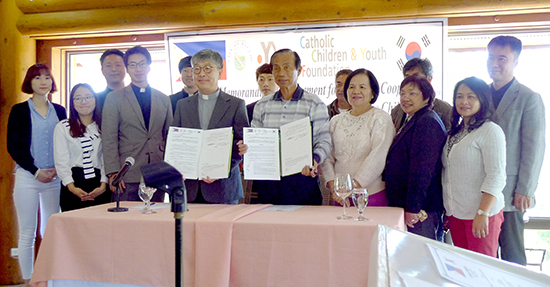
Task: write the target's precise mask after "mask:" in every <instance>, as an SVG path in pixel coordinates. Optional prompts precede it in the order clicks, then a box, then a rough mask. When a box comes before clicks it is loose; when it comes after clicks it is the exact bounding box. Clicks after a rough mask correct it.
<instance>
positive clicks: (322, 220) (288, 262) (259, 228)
mask: <svg viewBox="0 0 550 287" xmlns="http://www.w3.org/2000/svg"><path fill="white" fill-rule="evenodd" d="M341 213H342V207H336V206H306V207H303V208H301V209H298V210H296V211H294V212H282V211H259V212H256V213H253V214H250V215H249V216H247V217H244V218H241V219H240V220H238V221H237V222H235V223H234V226H233V246H232V252H231V266H232V267H233V266H235V268H231V283H230V286H235V287H237V286H239V287H255V286H285V287H289V286H297V287H298V286H346V287H354V286H363V287H364V286H366V284H367V275H368V271H369V253H370V246H371V241H372V239H373V235H374V234H375V233H376V230H377V226H378V224H383V225H388V226H390V227H393V228H397V229H401V230H405V225H404V217H403V210H402V209H401V208H388V207H384V208H380V207H369V208H367V209H366V210H365V216H366V217H367V218H369V219H371V220H370V221H363V222H358V221H354V220H344V221H342V220H337V219H336V217H337V216H338V215H340V214H341ZM348 213H349V214H351V215H354V216H357V211H355V210H353V209H352V210H349V211H348Z"/></svg>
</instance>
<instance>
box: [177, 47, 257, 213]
mask: <svg viewBox="0 0 550 287" xmlns="http://www.w3.org/2000/svg"><path fill="white" fill-rule="evenodd" d="M191 63H192V65H193V79H194V82H195V84H196V85H197V87H198V93H195V94H194V95H192V96H190V97H188V98H184V99H182V100H180V101H178V104H177V106H176V113H175V115H174V122H173V124H172V125H173V126H177V127H185V128H194V129H203V130H207V129H217V128H225V127H233V143H234V145H233V150H232V156H231V170H230V173H229V178H225V179H210V178H202V179H201V180H189V179H188V180H186V181H185V186H186V187H187V200H188V201H189V202H195V203H226V204H237V203H238V200H239V199H241V198H243V186H242V183H241V174H240V171H239V163H240V162H241V159H242V158H241V156H240V155H239V150H238V148H237V146H236V143H237V142H238V141H240V140H242V139H243V128H244V127H247V126H248V116H247V114H246V108H245V103H244V101H243V100H241V99H238V98H236V97H233V96H231V95H228V94H226V93H224V92H222V91H221V90H220V89H219V88H218V80H219V79H220V78H221V75H222V71H223V59H222V56H221V55H220V54H219V53H218V52H216V51H213V50H210V49H205V50H201V51H199V52H197V53H196V54H195V55H194V56H193V58H192V59H191Z"/></svg>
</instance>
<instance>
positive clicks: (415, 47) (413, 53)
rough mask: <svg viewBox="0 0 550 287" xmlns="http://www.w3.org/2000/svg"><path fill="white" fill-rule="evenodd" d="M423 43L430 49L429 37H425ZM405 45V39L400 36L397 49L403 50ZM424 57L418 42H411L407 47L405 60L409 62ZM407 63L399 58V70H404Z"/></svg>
mask: <svg viewBox="0 0 550 287" xmlns="http://www.w3.org/2000/svg"><path fill="white" fill-rule="evenodd" d="M421 40H422V43H423V44H424V47H428V46H429V45H430V44H431V43H430V39H429V38H428V35H424V36H423V37H422V39H421ZM403 44H405V37H403V36H399V39H397V44H396V45H397V47H399V48H403ZM421 57H422V48H421V47H420V45H419V44H418V43H417V42H409V44H407V46H406V47H405V59H407V61H409V60H410V59H414V58H421ZM405 63H406V62H404V61H403V59H402V58H399V60H397V66H398V67H399V70H400V71H402V70H403V66H405Z"/></svg>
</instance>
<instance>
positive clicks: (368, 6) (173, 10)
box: [0, 0, 550, 285]
mask: <svg viewBox="0 0 550 287" xmlns="http://www.w3.org/2000/svg"><path fill="white" fill-rule="evenodd" d="M428 17H449V25H450V26H453V25H457V26H458V25H463V24H492V23H493V24H494V23H512V22H531V21H539V22H540V23H542V24H541V25H538V26H537V27H536V28H537V29H548V24H544V22H545V21H548V20H550V0H484V1H479V0H454V1H439V0H369V1H357V0H316V1H295V0H277V1H273V0H248V1H246V0H236V1H224V0H214V1H205V0H118V1H113V0H94V1H89V0H0V19H1V26H0V34H1V35H0V59H1V60H0V65H1V68H0V218H1V220H0V285H4V284H5V285H8V284H14V283H18V282H20V281H21V278H20V275H19V268H18V266H17V261H16V260H13V259H11V258H10V257H9V249H10V248H12V247H16V246H17V242H16V239H17V228H16V216H15V212H14V206H13V200H12V188H13V177H12V173H13V167H14V163H13V161H12V160H11V157H9V155H8V154H7V150H6V125H7V117H8V114H9V111H10V109H11V106H12V105H13V104H15V103H17V102H21V101H23V100H26V99H27V98H28V96H26V95H24V94H22V93H21V92H20V86H21V82H22V80H23V77H24V74H25V71H26V69H27V68H28V67H29V66H30V65H32V64H33V63H35V61H41V62H46V63H50V64H52V51H53V50H55V47H58V46H67V47H70V46H78V45H82V44H83V43H87V44H105V43H109V42H124V43H136V41H137V42H139V41H142V40H144V41H148V40H155V39H156V40H161V39H162V38H163V36H162V35H163V34H162V33H164V32H175V31H197V30H214V29H233V28H243V27H265V26H274V25H294V24H315V23H327V22H352V21H369V20H386V19H408V18H428ZM532 28H535V27H532ZM36 40H38V41H36ZM37 43H38V45H37ZM37 46H38V54H37V50H36V49H37ZM57 56H59V55H57ZM57 56H56V57H57ZM54 69H55V65H54ZM55 72H57V74H60V72H61V71H55V70H54V73H55ZM57 80H58V82H59V80H60V78H59V77H58V78H57Z"/></svg>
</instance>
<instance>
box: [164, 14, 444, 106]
mask: <svg viewBox="0 0 550 287" xmlns="http://www.w3.org/2000/svg"><path fill="white" fill-rule="evenodd" d="M446 26H447V19H440V18H438V19H425V20H418V19H417V20H408V21H385V22H368V23H346V24H342V23H340V24H319V25H307V26H305V25H304V26H292V27H276V28H273V29H263V30H261V29H255V30H251V31H250V30H242V31H211V32H201V33H200V34H197V33H193V34H190V33H172V34H167V35H166V40H167V43H168V57H169V59H168V60H169V63H170V73H171V84H172V92H173V93H176V92H177V91H179V90H181V89H182V88H183V84H182V82H181V79H180V74H179V71H178V62H179V60H180V59H181V58H183V57H185V56H188V55H190V56H192V55H193V54H194V53H196V52H197V51H200V50H202V49H206V48H210V49H213V50H216V51H218V52H219V53H220V54H221V55H222V57H223V59H224V71H223V75H222V78H221V80H220V81H219V86H220V88H221V89H222V90H223V91H225V92H226V93H228V94H231V95H233V96H235V97H239V98H242V99H244V100H245V101H246V102H247V103H251V102H253V101H256V100H258V99H259V98H260V97H261V93H260V91H259V89H258V85H257V83H256V76H255V72H256V69H257V68H258V67H259V66H260V65H262V64H264V63H269V60H270V57H271V55H272V54H273V53H274V52H275V51H277V50H279V49H283V48H289V49H291V50H294V51H296V52H297V53H298V55H300V58H301V61H302V73H301V74H300V76H299V79H298V84H299V85H300V86H301V87H302V88H304V89H305V90H307V91H309V92H311V93H313V94H316V95H318V96H319V97H320V98H321V99H322V100H323V101H324V102H325V103H326V104H329V103H331V102H332V101H333V100H334V99H335V98H336V96H335V90H334V88H335V86H334V82H335V75H336V73H337V72H338V71H339V70H341V69H351V70H355V69H358V68H365V69H368V70H370V71H371V72H373V73H374V75H375V76H376V78H377V80H378V83H379V85H380V95H379V98H378V100H377V101H376V103H375V104H374V106H376V107H379V108H381V109H383V110H385V111H388V112H389V111H390V110H391V108H392V107H394V106H395V105H397V104H398V103H399V85H400V83H401V81H402V80H403V72H402V68H403V65H404V64H405V63H406V62H407V61H408V60H410V59H412V58H416V57H420V58H428V59H429V60H430V61H431V63H432V65H433V69H434V76H433V81H432V85H433V87H434V89H435V91H436V93H437V97H438V98H442V97H443V95H442V91H443V56H444V51H445V49H446V47H445V45H444V41H445V39H446V38H447V30H446ZM449 98H450V97H449Z"/></svg>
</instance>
